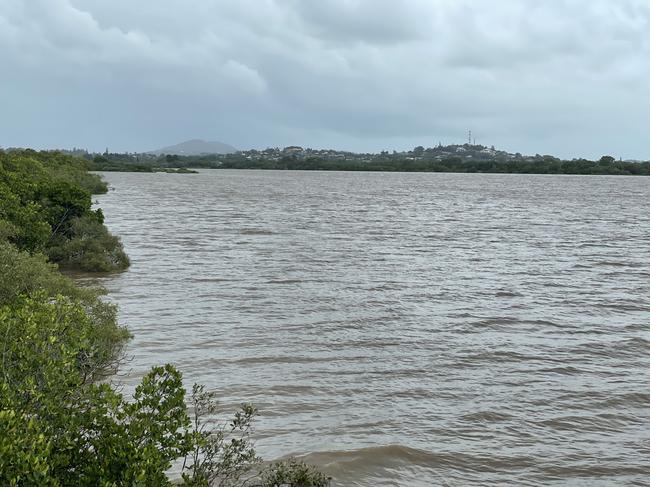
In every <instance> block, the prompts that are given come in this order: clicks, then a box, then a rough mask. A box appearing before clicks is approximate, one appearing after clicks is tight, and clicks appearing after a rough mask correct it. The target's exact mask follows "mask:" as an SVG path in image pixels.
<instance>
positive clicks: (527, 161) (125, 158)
mask: <svg viewBox="0 0 650 487" xmlns="http://www.w3.org/2000/svg"><path fill="white" fill-rule="evenodd" d="M416 149H417V148H416ZM418 153H419V152H418ZM90 167H91V168H92V169H93V170H97V171H144V172H152V171H156V170H164V168H181V169H182V168H197V169H199V168H209V169H269V170H270V169H273V170H300V171H384V172H450V173H499V174H583V175H587V174H592V175H621V176H648V175H650V162H628V161H618V160H616V159H614V158H613V157H611V156H603V157H601V158H600V159H598V160H596V161H592V160H588V159H572V160H562V159H558V158H556V157H552V156H536V157H531V158H523V157H521V158H513V159H482V160H479V159H467V158H463V157H460V156H452V157H446V158H442V159H427V158H426V157H424V158H422V159H413V158H406V157H399V156H396V155H390V154H388V153H381V154H378V155H376V156H375V157H373V158H372V159H371V160H368V161H366V160H359V159H325V158H318V157H307V158H299V157H296V156H284V157H281V158H277V160H274V159H267V158H257V159H255V158H248V157H244V156H243V155H242V154H240V153H237V154H227V155H216V154H215V155H204V156H179V155H166V156H147V157H146V158H139V157H136V156H133V155H129V154H105V155H104V156H98V157H95V158H94V159H93V161H92V162H91V165H90ZM157 168H158V169H157Z"/></svg>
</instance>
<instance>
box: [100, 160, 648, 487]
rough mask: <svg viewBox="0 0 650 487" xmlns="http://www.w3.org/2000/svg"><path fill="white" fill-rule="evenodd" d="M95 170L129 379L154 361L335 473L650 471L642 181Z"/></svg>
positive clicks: (479, 478)
mask: <svg viewBox="0 0 650 487" xmlns="http://www.w3.org/2000/svg"><path fill="white" fill-rule="evenodd" d="M103 176H104V178H105V179H106V180H107V181H108V183H109V185H110V186H111V187H112V190H111V191H110V192H109V193H108V194H106V195H103V196H100V197H98V198H97V199H98V206H99V207H101V208H102V209H103V211H104V213H105V215H106V223H107V225H108V227H109V229H110V230H111V231H112V232H113V233H115V234H117V235H119V236H120V237H121V239H122V241H123V242H124V245H125V249H126V251H127V253H128V254H129V256H130V257H131V260H132V266H131V268H130V269H129V270H128V271H127V272H125V273H122V274H117V275H114V276H111V277H108V278H104V279H102V280H101V281H102V284H103V285H104V286H105V287H107V288H108V291H109V296H110V299H111V300H113V301H115V302H116V303H117V304H118V305H119V309H120V321H121V322H122V323H125V324H127V325H128V326H129V328H130V330H131V331H132V332H133V334H134V339H133V340H132V341H131V342H130V343H129V346H128V350H127V357H128V358H129V360H128V361H127V362H126V363H125V364H124V366H123V367H122V369H121V370H120V374H119V376H118V378H117V380H118V381H119V382H120V383H121V384H122V386H123V387H124V390H125V391H126V392H129V391H130V390H132V388H133V386H134V384H136V383H137V381H138V380H139V379H140V378H141V377H142V375H143V374H144V373H146V371H147V370H148V369H149V368H150V367H151V366H153V365H157V364H162V363H166V362H171V363H173V364H175V365H177V366H178V367H179V368H180V369H181V370H182V371H183V373H184V376H185V379H186V381H187V383H188V384H191V383H192V382H201V383H203V384H205V385H206V386H207V387H208V388H209V389H211V390H214V391H217V392H218V395H219V397H220V402H221V404H222V405H223V408H224V410H225V411H232V410H233V409H234V408H235V406H236V405H237V404H238V403H240V402H243V401H250V402H254V403H255V404H256V406H257V407H258V408H259V410H260V416H259V419H258V421H257V424H256V430H255V437H256V444H257V447H258V450H259V452H260V453H261V454H262V455H263V456H264V457H266V458H277V457H281V456H284V455H288V454H300V455H303V454H306V455H307V456H306V457H305V458H306V459H307V460H308V461H310V462H313V463H316V464H318V465H321V466H322V467H323V468H324V469H325V470H326V471H327V472H328V473H329V474H331V475H333V476H334V479H335V481H334V484H333V485H336V486H346V487H348V486H352V487H354V486H363V487H366V486H367V487H375V486H409V487H424V486H431V485H449V486H465V485H575V486H583V485H584V486H587V485H588V486H599V485H603V486H604V485H648V484H647V483H646V482H648V478H650V407H649V406H650V211H649V209H650V208H649V206H650V179H648V178H642V177H599V176H586V177H583V176H575V177H574V176H532V175H530V176H529V175H485V174H483V175H481V174H431V173H427V174H414V173H410V174H393V173H354V172H349V173H341V172H336V173H326V172H288V171H236V170H232V171H231V170H202V171H200V174H197V175H174V174H161V173H158V174H138V173H104V174H103Z"/></svg>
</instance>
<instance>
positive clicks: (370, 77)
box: [0, 0, 650, 159]
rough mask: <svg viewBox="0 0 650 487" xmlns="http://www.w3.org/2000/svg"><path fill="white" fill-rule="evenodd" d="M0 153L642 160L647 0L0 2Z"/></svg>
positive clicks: (648, 106) (649, 51)
mask: <svg viewBox="0 0 650 487" xmlns="http://www.w3.org/2000/svg"><path fill="white" fill-rule="evenodd" d="M0 63H1V64H0V110H1V112H0V114H1V116H0V146H4V147H8V146H30V147H36V148H69V147H73V146H77V147H84V148H88V149H90V150H102V151H103V150H104V148H106V147H108V148H109V149H110V150H111V151H144V150H151V149H155V148H158V147H161V146H166V145H171V144H174V143H177V142H180V141H183V140H186V139H190V138H202V139H206V140H220V141H223V142H226V143H229V144H232V145H234V146H236V147H238V148H241V149H244V148H263V147H267V146H286V145H291V144H296V145H303V146H306V147H307V146H308V147H315V148H319V147H328V148H329V147H332V148H338V149H348V150H355V151H379V150H383V149H387V150H393V149H396V150H402V149H407V148H412V147H414V146H416V145H424V146H431V145H433V144H437V143H438V142H439V141H440V142H442V143H443V144H447V143H462V142H464V141H465V140H466V133H467V130H468V129H471V130H472V131H473V132H474V134H475V137H476V141H477V143H481V144H485V145H495V146H497V147H498V148H503V149H506V150H510V151H513V152H522V153H530V154H534V153H542V154H555V155H559V156H563V157H569V158H570V157H579V156H586V157H599V156H600V155H603V154H611V155H614V156H615V157H623V158H639V159H650V137H648V133H649V132H650V122H649V120H648V119H649V117H650V1H648V0H493V1H486V0H403V1H397V0H227V1H226V0H110V1H107V0H0Z"/></svg>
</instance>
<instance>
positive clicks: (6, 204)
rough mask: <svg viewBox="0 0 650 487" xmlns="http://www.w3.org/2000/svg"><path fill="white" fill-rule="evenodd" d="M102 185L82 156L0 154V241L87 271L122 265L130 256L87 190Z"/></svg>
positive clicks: (102, 187)
mask: <svg viewBox="0 0 650 487" xmlns="http://www.w3.org/2000/svg"><path fill="white" fill-rule="evenodd" d="M106 190H107V187H106V184H105V183H104V182H103V181H102V180H101V179H100V178H99V177H98V176H97V175H94V174H90V173H89V172H88V171H87V163H86V162H85V161H83V160H81V159H75V158H73V157H70V156H64V155H62V154H60V153H56V152H34V151H30V150H27V151H12V152H0V239H2V240H6V241H9V242H11V243H12V244H14V245H15V246H16V247H18V248H19V249H22V250H27V251H29V252H44V253H46V254H47V255H48V256H49V257H50V260H51V261H52V262H57V263H60V264H61V265H63V266H65V267H71V268H79V269H82V270H87V271H102V272H107V271H112V270H121V269H125V268H126V267H128V265H129V260H128V258H127V257H126V254H125V253H124V251H123V249H122V246H121V244H120V241H119V239H118V238H117V237H114V236H112V235H110V233H109V232H108V230H107V229H106V227H104V225H103V223H104V217H103V215H102V213H101V211H100V210H97V211H94V210H92V201H91V194H93V193H97V192H105V191H106Z"/></svg>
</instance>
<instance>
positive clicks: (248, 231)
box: [239, 228, 275, 235]
mask: <svg viewBox="0 0 650 487" xmlns="http://www.w3.org/2000/svg"><path fill="white" fill-rule="evenodd" d="M239 234H240V235H274V234H275V232H272V231H271V230H266V229H263V228H245V229H243V230H240V231H239Z"/></svg>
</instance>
